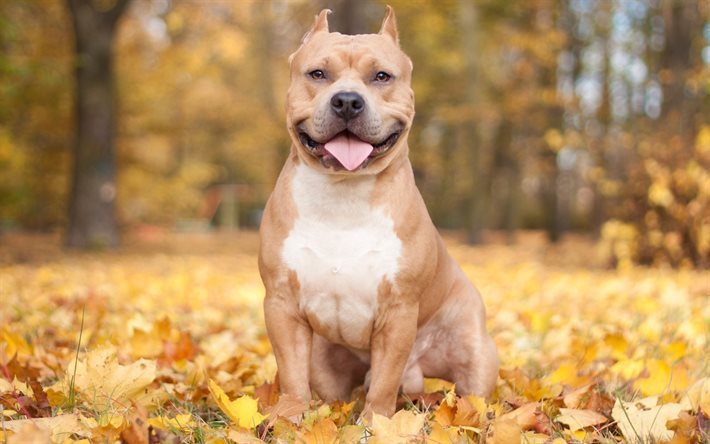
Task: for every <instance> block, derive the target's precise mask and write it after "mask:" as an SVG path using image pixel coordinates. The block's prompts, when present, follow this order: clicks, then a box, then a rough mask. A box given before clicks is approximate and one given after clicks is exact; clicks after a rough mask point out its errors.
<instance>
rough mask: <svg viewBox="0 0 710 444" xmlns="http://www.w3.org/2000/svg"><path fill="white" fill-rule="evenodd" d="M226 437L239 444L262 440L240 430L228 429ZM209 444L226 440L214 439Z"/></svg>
mask: <svg viewBox="0 0 710 444" xmlns="http://www.w3.org/2000/svg"><path fill="white" fill-rule="evenodd" d="M227 437H228V438H229V439H230V440H231V441H230V442H236V443H239V444H261V443H263V442H264V441H262V440H261V439H259V438H257V437H256V436H253V435H250V434H249V433H246V432H244V431H242V430H232V429H230V430H229V432H228V433H227ZM211 444H227V441H215V442H212V443H211Z"/></svg>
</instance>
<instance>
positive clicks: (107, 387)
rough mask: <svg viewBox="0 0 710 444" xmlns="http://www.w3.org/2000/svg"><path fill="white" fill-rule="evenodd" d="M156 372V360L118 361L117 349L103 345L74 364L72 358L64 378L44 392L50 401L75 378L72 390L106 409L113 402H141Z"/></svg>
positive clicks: (68, 387) (65, 393) (80, 397)
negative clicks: (124, 363) (126, 362)
mask: <svg viewBox="0 0 710 444" xmlns="http://www.w3.org/2000/svg"><path fill="white" fill-rule="evenodd" d="M75 368H76V369H75ZM75 372H76V373H75ZM75 375H76V376H75ZM155 376H156V363H155V361H148V360H145V359H139V360H137V361H136V362H134V363H132V364H129V365H121V364H119V363H118V358H117V356H116V351H115V350H114V349H112V348H104V349H100V350H92V351H90V352H88V353H87V354H86V356H85V357H84V359H82V360H79V361H78V362H77V363H76V364H75V363H74V362H72V363H71V364H70V365H69V368H68V369H67V372H66V374H65V375H64V379H63V380H61V381H59V382H58V383H57V384H55V385H53V386H52V387H49V388H48V393H47V394H48V396H49V398H50V401H52V400H55V401H56V400H57V399H58V397H57V394H58V393H61V394H63V396H64V397H68V396H69V391H70V386H71V382H72V379H74V390H75V392H76V394H77V397H78V398H79V399H81V400H83V401H84V402H87V403H88V404H89V405H91V406H92V407H93V408H94V409H96V410H99V411H108V410H110V409H111V408H112V407H114V406H125V405H127V404H130V403H131V402H137V403H142V402H144V401H145V400H146V399H147V398H148V396H146V393H145V391H146V388H147V387H148V386H149V385H150V384H151V383H152V382H153V380H154V379H155Z"/></svg>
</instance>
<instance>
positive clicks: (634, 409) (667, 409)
mask: <svg viewBox="0 0 710 444" xmlns="http://www.w3.org/2000/svg"><path fill="white" fill-rule="evenodd" d="M657 404H658V397H657V396H652V397H648V398H644V399H640V400H638V401H632V402H624V401H620V400H617V401H616V404H615V405H614V408H613V409H612V411H611V416H612V418H614V420H615V421H616V422H617V425H618V426H619V429H620V430H621V433H622V434H623V435H624V437H625V438H626V439H627V440H629V441H638V440H641V441H644V442H645V441H646V440H649V439H651V440H655V441H667V440H669V439H671V438H673V432H672V431H671V430H669V429H668V428H667V427H666V422H668V421H669V420H672V419H676V418H678V415H679V414H680V412H681V410H683V406H681V405H680V404H663V405H657Z"/></svg>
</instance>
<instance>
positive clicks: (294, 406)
mask: <svg viewBox="0 0 710 444" xmlns="http://www.w3.org/2000/svg"><path fill="white" fill-rule="evenodd" d="M306 410H308V403H307V402H306V401H304V400H302V399H301V398H299V397H298V396H295V395H281V397H279V400H278V402H277V403H276V404H275V405H273V406H271V407H269V408H267V409H265V410H264V413H266V414H267V415H268V418H269V419H268V423H267V426H266V427H267V428H269V427H271V426H272V425H273V424H274V422H276V419H278V418H279V417H283V418H288V419H290V420H291V421H292V422H296V421H295V420H293V419H294V418H298V417H300V416H301V415H302V414H303V412H305V411H306Z"/></svg>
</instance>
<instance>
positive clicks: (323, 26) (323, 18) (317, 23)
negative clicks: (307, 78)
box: [288, 9, 333, 64]
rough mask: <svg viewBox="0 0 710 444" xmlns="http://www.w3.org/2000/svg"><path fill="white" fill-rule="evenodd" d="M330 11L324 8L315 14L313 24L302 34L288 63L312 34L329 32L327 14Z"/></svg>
mask: <svg viewBox="0 0 710 444" xmlns="http://www.w3.org/2000/svg"><path fill="white" fill-rule="evenodd" d="M331 12H333V11H331V10H330V9H324V10H322V11H321V12H319V13H318V15H316V17H315V20H313V26H311V29H309V30H308V32H306V33H305V34H304V35H303V38H302V39H301V46H299V48H298V49H297V50H296V51H295V52H294V53H293V54H291V55H290V56H289V57H288V63H289V64H291V62H292V61H293V58H294V57H295V56H296V53H297V52H298V50H300V49H301V48H302V47H303V45H305V44H306V43H308V40H310V39H311V37H313V35H314V34H317V33H319V32H330V30H329V29H328V15H329V14H330V13H331Z"/></svg>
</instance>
